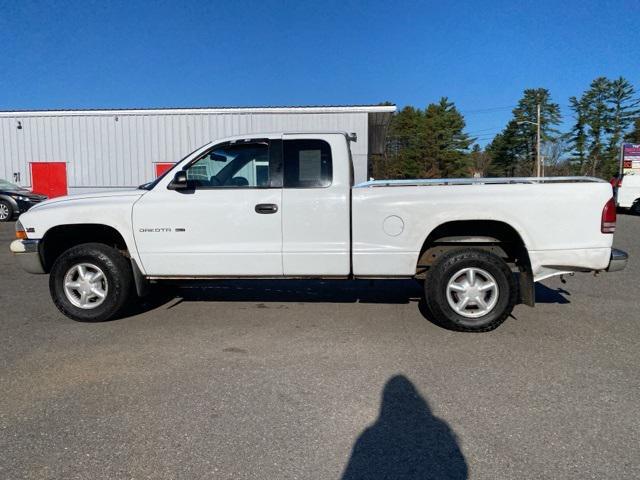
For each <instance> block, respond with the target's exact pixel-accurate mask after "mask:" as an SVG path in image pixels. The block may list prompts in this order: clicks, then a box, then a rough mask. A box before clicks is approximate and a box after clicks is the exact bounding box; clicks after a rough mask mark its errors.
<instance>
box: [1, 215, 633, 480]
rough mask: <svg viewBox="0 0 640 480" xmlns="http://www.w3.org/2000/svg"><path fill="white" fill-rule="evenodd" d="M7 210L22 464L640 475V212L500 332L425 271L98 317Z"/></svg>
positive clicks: (8, 383)
mask: <svg viewBox="0 0 640 480" xmlns="http://www.w3.org/2000/svg"><path fill="white" fill-rule="evenodd" d="M12 236H13V224H0V247H1V248H0V342H1V349H0V478H2V479H12V480H13V479H22V478H29V479H32V478H33V479H45V478H56V479H68V480H70V479H83V480H84V479H102V478H109V479H120V478H122V479H143V478H152V479H165V478H166V479H178V478H185V479H192V478H194V479H195V478H215V479H356V478H363V479H364V478H366V479H382V478H389V479H422V478H455V479H462V478H473V479H529V478H530V479H540V478H550V479H558V478H575V479H591V478H593V479H602V478H611V479H623V478H624V479H637V478H640V373H639V368H638V366H639V364H640V347H639V342H640V302H639V294H638V284H639V279H640V260H639V259H640V243H639V239H640V217H632V216H626V215H621V216H620V217H619V221H618V233H617V234H616V237H615V244H616V246H617V247H618V248H621V249H623V250H626V251H628V252H629V254H630V261H629V265H628V267H627V269H626V270H625V271H622V272H617V273H611V274H601V275H599V276H597V277H594V276H593V275H592V274H577V275H575V276H574V277H568V278H567V283H566V284H563V283H561V282H560V280H559V279H551V280H548V281H545V282H544V285H539V286H538V289H537V301H538V305H537V306H536V307H535V308H533V309H532V308H530V307H526V306H518V307H516V309H515V311H514V313H513V317H512V318H509V319H508V320H507V321H506V322H505V323H504V324H503V325H502V326H501V327H499V328H498V329H497V330H495V331H493V332H490V333H483V334H469V333H456V332H451V331H447V330H443V329H442V328H440V327H438V326H436V325H434V324H432V323H431V322H429V321H428V319H426V318H425V316H424V315H423V313H422V312H423V311H424V309H423V308H421V302H420V301H419V300H420V287H419V286H418V285H417V283H415V282H413V281H374V282H370V281H358V282H338V281H332V282H321V281H264V282H258V281H242V282H241V281H234V282H222V281H221V282H215V283H211V284H207V286H206V288H199V287H198V288H196V287H190V288H181V289H178V290H169V291H164V292H161V293H158V294H156V295H154V296H153V297H152V298H150V299H148V300H147V301H146V302H145V303H144V304H143V305H142V306H141V307H140V308H139V310H138V313H137V314H135V315H132V316H129V317H127V318H123V319H120V320H116V321H111V322H106V323H98V324H91V323H78V322H74V321H72V320H69V319H67V318H65V317H63V316H62V315H61V314H59V313H58V311H57V310H56V309H55V307H54V306H53V304H52V302H51V300H50V298H49V291H48V277H47V276H34V275H29V274H27V273H24V272H23V271H22V270H20V269H19V268H18V266H17V265H16V264H15V262H14V260H13V259H12V258H11V255H10V254H9V252H8V243H9V241H10V240H11V238H12Z"/></svg>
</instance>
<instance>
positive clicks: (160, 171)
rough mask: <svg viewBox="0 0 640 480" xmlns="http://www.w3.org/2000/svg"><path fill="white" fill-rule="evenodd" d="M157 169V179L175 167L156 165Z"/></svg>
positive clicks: (171, 165)
mask: <svg viewBox="0 0 640 480" xmlns="http://www.w3.org/2000/svg"><path fill="white" fill-rule="evenodd" d="M154 165H155V167H156V178H158V177H159V176H160V175H162V174H163V173H164V172H166V171H167V170H169V169H170V168H171V167H173V165H174V164H173V163H154Z"/></svg>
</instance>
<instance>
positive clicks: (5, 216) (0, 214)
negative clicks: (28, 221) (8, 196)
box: [0, 200, 13, 222]
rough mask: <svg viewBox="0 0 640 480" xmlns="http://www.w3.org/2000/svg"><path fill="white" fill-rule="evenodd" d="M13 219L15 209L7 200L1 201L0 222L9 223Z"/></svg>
mask: <svg viewBox="0 0 640 480" xmlns="http://www.w3.org/2000/svg"><path fill="white" fill-rule="evenodd" d="M12 218H13V208H12V207H11V204H10V203H9V202H7V201H6V200H0V222H9V221H10V220H11V219H12Z"/></svg>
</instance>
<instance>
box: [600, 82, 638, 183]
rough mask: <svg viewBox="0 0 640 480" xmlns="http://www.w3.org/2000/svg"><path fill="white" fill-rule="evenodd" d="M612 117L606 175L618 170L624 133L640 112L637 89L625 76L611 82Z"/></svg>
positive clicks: (604, 170) (605, 166)
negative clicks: (636, 94)
mask: <svg viewBox="0 0 640 480" xmlns="http://www.w3.org/2000/svg"><path fill="white" fill-rule="evenodd" d="M610 89H611V90H610V94H609V95H610V98H609V103H610V105H611V119H610V125H609V131H610V133H611V136H610V138H609V147H608V149H607V158H606V160H605V164H604V165H603V173H604V175H605V176H606V177H609V176H612V175H615V174H616V173H617V172H618V164H619V159H618V155H619V152H620V145H621V144H622V140H623V138H624V134H625V132H626V131H628V130H629V127H631V125H632V124H633V121H634V119H635V118H636V117H637V116H638V114H640V109H639V108H638V105H640V99H636V98H634V96H635V90H634V88H633V85H631V83H629V82H628V81H627V80H626V79H625V78H623V77H619V78H618V79H616V80H613V81H612V82H611V84H610Z"/></svg>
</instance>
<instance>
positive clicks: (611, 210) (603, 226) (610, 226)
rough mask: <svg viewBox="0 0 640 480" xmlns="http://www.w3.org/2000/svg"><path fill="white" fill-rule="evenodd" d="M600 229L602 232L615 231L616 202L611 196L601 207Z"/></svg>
mask: <svg viewBox="0 0 640 480" xmlns="http://www.w3.org/2000/svg"><path fill="white" fill-rule="evenodd" d="M600 231H601V232H602V233H614V232H615V231H616V202H615V201H614V200H613V198H610V199H609V201H608V202H607V203H605V204H604V208H603V209H602V222H601V223H600Z"/></svg>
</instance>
